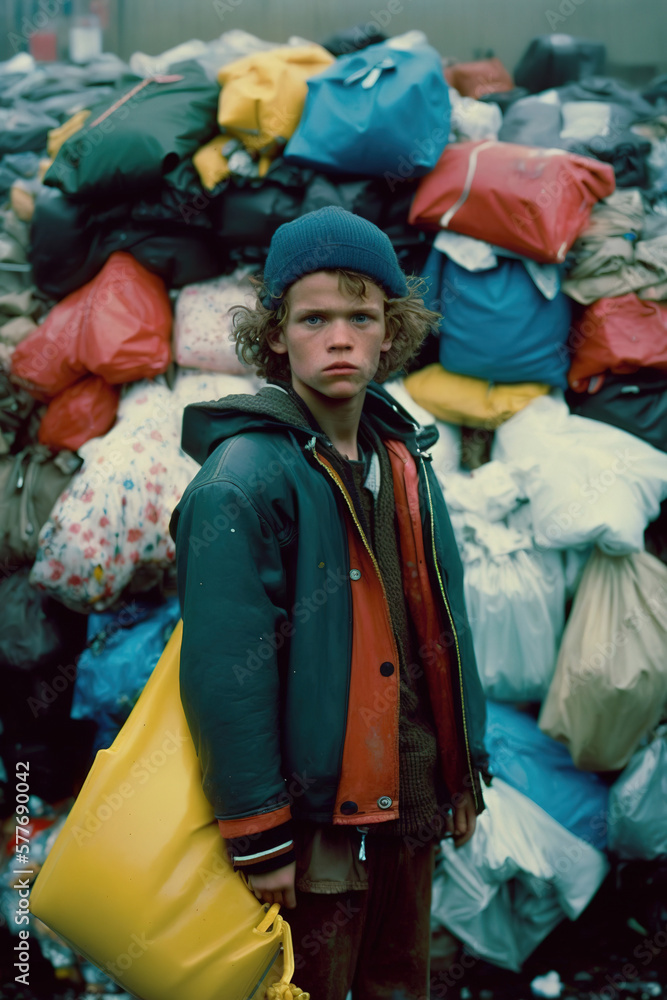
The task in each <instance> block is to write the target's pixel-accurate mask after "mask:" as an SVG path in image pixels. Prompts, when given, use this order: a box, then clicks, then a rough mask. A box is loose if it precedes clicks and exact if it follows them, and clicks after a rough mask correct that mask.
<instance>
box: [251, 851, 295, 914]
mask: <svg viewBox="0 0 667 1000" xmlns="http://www.w3.org/2000/svg"><path fill="white" fill-rule="evenodd" d="M295 875H296V862H294V861H293V862H292V864H291V865H285V867H284V868H277V869H276V870H275V871H274V872H266V873H265V874H264V875H249V876H248V882H249V883H250V888H251V889H252V891H253V892H254V893H255V895H256V896H257V899H258V900H259V901H260V903H268V904H269V906H271V905H272V904H273V903H280V905H281V906H286V907H287V909H288V910H293V909H294V908H295V907H296V895H295V893H294V878H295Z"/></svg>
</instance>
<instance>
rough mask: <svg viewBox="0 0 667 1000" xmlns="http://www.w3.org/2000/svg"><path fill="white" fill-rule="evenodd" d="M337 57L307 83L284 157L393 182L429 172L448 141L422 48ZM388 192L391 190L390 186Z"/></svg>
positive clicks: (435, 82) (445, 97) (382, 47)
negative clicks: (304, 95)
mask: <svg viewBox="0 0 667 1000" xmlns="http://www.w3.org/2000/svg"><path fill="white" fill-rule="evenodd" d="M395 44H396V43H395V40H394V41H393V42H382V43H381V44H379V45H369V46H368V47H367V48H365V49H363V50H362V51H361V52H354V53H351V54H350V55H347V56H341V57H340V58H339V59H337V60H336V62H335V63H333V64H332V65H331V66H330V67H329V68H328V69H326V70H324V72H323V73H318V74H317V75H316V76H313V77H311V79H310V80H308V96H307V98H306V103H305V107H304V110H303V114H302V116H301V121H300V122H299V125H298V127H297V129H296V131H295V132H294V134H293V135H292V138H291V139H290V140H289V142H288V143H287V146H286V148H285V154H284V155H285V160H287V161H288V162H292V163H298V164H300V165H301V166H306V167H315V168H316V169H318V170H323V171H324V172H325V173H326V172H327V171H330V172H331V171H335V172H340V173H348V174H363V175H365V176H370V177H381V176H384V177H385V179H386V180H387V182H388V183H392V184H399V183H401V182H402V181H403V180H407V179H408V178H411V177H421V176H422V174H426V173H428V172H429V170H432V169H433V167H434V166H435V165H436V163H437V162H438V160H439V158H440V154H441V153H442V151H443V149H444V148H445V146H446V145H447V140H448V138H449V118H450V103H449V88H448V87H447V83H446V81H445V78H444V75H443V71H442V60H441V57H440V55H439V54H438V53H437V52H436V50H435V49H433V48H431V46H430V45H425V44H421V45H418V46H416V47H413V48H410V49H408V50H403V49H399V48H397V47H395ZM392 190H393V187H392Z"/></svg>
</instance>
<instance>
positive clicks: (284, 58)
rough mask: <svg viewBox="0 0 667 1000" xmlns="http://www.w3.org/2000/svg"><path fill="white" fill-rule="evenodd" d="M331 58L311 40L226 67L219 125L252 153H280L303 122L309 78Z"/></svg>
mask: <svg viewBox="0 0 667 1000" xmlns="http://www.w3.org/2000/svg"><path fill="white" fill-rule="evenodd" d="M332 62H334V57H333V56H332V55H331V53H330V52H327V50H326V49H324V48H322V46H321V45H315V44H311V45H296V46H292V45H287V46H285V47H284V48H279V49H271V50H270V51H269V52H254V53H252V55H249V56H245V57H244V58H243V59H238V60H237V61H236V62H233V63H229V65H227V66H223V68H222V69H221V70H220V72H219V73H218V83H220V84H221V86H222V92H221V94H220V104H219V106H218V122H219V123H220V128H221V129H222V130H223V131H224V132H227V133H228V134H229V135H233V136H236V137H237V138H239V139H241V141H242V142H243V143H244V145H245V146H246V148H247V149H249V150H250V151H251V152H255V153H265V154H268V155H276V154H277V153H278V152H279V151H280V149H282V147H283V145H284V144H285V143H286V142H287V140H288V139H289V138H290V136H291V135H292V133H293V132H294V130H295V128H296V127H297V125H298V124H299V119H300V118H301V114H302V112H303V106H304V103H305V100H306V95H307V93H308V85H307V83H306V81H307V80H308V79H309V78H310V77H311V76H315V74H316V73H321V72H322V70H324V69H326V68H327V66H330V65H331V63H332Z"/></svg>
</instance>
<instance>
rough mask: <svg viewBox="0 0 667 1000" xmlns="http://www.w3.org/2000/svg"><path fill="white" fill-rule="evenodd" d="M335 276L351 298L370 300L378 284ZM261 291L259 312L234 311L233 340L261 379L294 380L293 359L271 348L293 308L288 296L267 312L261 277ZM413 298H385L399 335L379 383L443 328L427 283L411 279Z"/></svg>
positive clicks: (349, 274)
mask: <svg viewBox="0 0 667 1000" xmlns="http://www.w3.org/2000/svg"><path fill="white" fill-rule="evenodd" d="M323 270H326V271H327V272H328V273H330V274H337V275H338V288H339V290H340V291H341V292H345V293H346V294H347V295H349V296H350V298H364V297H365V295H366V283H367V282H369V283H370V284H375V285H377V282H374V281H373V279H372V278H369V277H368V276H367V275H365V274H359V273H358V272H356V271H348V270H345V269H343V268H332V269H329V268H323ZM251 281H252V283H253V284H254V285H255V288H256V290H257V302H256V304H255V307H254V308H252V309H251V308H249V307H248V306H242V305H239V306H234V307H233V309H232V313H233V320H232V333H231V334H230V339H231V340H233V341H235V342H236V353H237V355H238V357H239V358H241V359H242V360H243V361H244V362H245V363H246V364H247V365H250V366H252V367H253V368H255V370H256V371H257V374H258V375H259V377H260V378H272V379H280V380H281V381H284V382H289V380H290V365H289V359H288V356H287V354H276V352H275V351H274V350H272V348H271V340H272V338H275V336H276V334H277V333H278V331H279V330H281V329H282V328H284V326H285V324H286V323H287V319H288V317H289V303H288V301H287V299H286V294H287V291H289V289H287V290H286V291H285V293H283V296H282V301H281V302H280V305H279V306H278V308H277V309H267V308H266V306H264V305H262V302H261V299H262V298H263V297H264V295H265V294H266V288H265V286H264V283H263V281H262V279H261V278H251ZM407 284H408V294H407V295H404V296H402V297H401V298H398V299H388V298H386V297H385V305H384V319H385V327H386V330H387V333H391V334H393V340H392V344H391V347H390V348H389V350H388V351H386V352H384V353H383V354H382V355H381V357H380V364H379V367H378V370H377V373H376V375H375V381H376V382H385V381H386V380H387V379H388V378H390V377H391V376H392V375H394V374H395V373H396V372H399V371H401V370H402V369H403V368H404V367H405V365H406V364H407V363H408V361H409V360H410V359H411V358H413V357H414V356H415V355H416V354H417V352H418V351H419V348H420V346H421V344H422V341H423V340H424V338H425V337H426V335H427V334H428V333H429V332H431V331H435V330H436V329H437V326H438V323H439V321H440V319H441V316H440V313H437V312H434V311H433V310H431V309H427V308H426V306H425V305H424V299H423V296H424V295H425V293H426V291H427V285H426V282H425V281H424V280H423V278H419V277H417V276H416V275H412V276H411V277H408V278H407Z"/></svg>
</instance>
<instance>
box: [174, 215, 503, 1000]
mask: <svg viewBox="0 0 667 1000" xmlns="http://www.w3.org/2000/svg"><path fill="white" fill-rule="evenodd" d="M437 318H438V317H437V314H435V313H432V312H430V311H429V310H427V309H425V308H424V306H423V303H422V301H421V299H419V298H418V297H417V294H416V290H415V284H414V281H413V279H406V276H405V275H404V273H403V272H402V270H401V268H400V266H399V264H398V261H397V258H396V255H395V253H394V250H393V248H392V246H391V243H390V241H389V239H388V238H387V237H386V235H385V234H384V233H382V232H381V231H380V230H379V229H377V228H376V227H375V226H374V225H373V224H372V223H370V222H368V221H366V220H364V219H362V218H360V217H359V216H355V215H352V214H350V213H349V212H346V211H344V210H342V209H339V208H324V209H320V210H319V211H316V212H312V213H309V214H308V215H305V216H302V217H301V218H299V219H297V220H295V221H294V222H291V223H288V224H286V225H284V226H281V227H280V228H279V229H278V230H277V231H276V233H275V235H274V237H273V240H272V242H271V247H270V251H269V255H268V259H267V262H266V269H265V273H264V285H263V288H262V291H261V293H260V296H259V301H258V303H257V307H256V309H254V310H249V309H239V311H238V312H237V314H236V316H235V335H236V339H237V344H238V349H239V351H240V353H241V355H242V356H243V357H244V358H245V360H246V361H249V362H251V363H253V364H254V365H255V366H256V368H257V370H258V373H259V374H260V375H261V376H265V377H268V378H269V379H271V381H270V383H269V384H268V385H267V386H265V387H263V388H262V389H261V390H260V391H259V393H258V394H257V395H256V396H254V397H253V396H231V397H227V398H226V399H222V400H220V401H218V402H217V403H208V404H197V405H195V406H190V407H188V409H187V410H186V413H185V418H184V425H183V447H184V448H185V449H186V450H187V451H189V452H190V454H192V455H193V456H194V457H195V458H197V459H198V460H199V461H200V462H202V463H203V465H202V469H201V471H200V472H199V473H198V475H197V476H196V477H195V479H194V480H193V482H192V483H191V484H190V486H189V487H188V489H187V490H186V492H185V494H184V496H183V498H182V500H181V502H180V503H179V505H178V507H177V508H176V511H175V512H174V515H173V519H172V526H171V531H172V535H173V536H174V537H175V540H176V547H177V563H178V584H179V594H180V599H181V604H182V609H183V621H184V633H183V646H182V653H181V694H182V699H183V705H184V709H185V713H186V716H187V719H188V724H189V726H190V729H191V731H192V735H193V739H194V742H195V745H196V747H197V751H198V754H199V756H200V760H201V764H202V769H203V784H204V789H205V791H206V793H207V795H208V797H209V799H210V801H211V803H212V805H213V807H214V810H215V815H216V817H217V818H218V820H219V825H220V830H221V833H222V836H223V837H224V838H225V839H226V842H227V849H228V851H229V854H230V857H231V859H232V861H233V863H234V866H235V867H236V868H237V869H239V870H241V871H242V872H244V873H245V874H246V875H247V877H248V880H249V884H250V886H251V888H252V890H253V892H254V893H255V895H256V896H257V898H258V899H260V900H262V901H263V902H265V903H269V904H271V903H276V902H277V903H281V904H282V905H283V906H286V907H287V908H289V909H290V910H291V911H292V912H291V913H290V916H289V922H290V924H291V926H292V934H293V939H294V948H295V954H296V963H297V968H298V969H299V970H300V971H299V976H300V981H302V983H303V985H304V987H305V988H307V989H309V990H310V991H311V993H312V995H313V997H314V998H315V1000H344V998H345V997H346V995H347V992H348V990H349V989H350V988H351V989H352V991H353V996H354V1000H370V998H373V1000H380V998H387V1000H389V998H394V997H401V998H404V1000H407V998H413V997H414V998H417V997H419V998H424V997H426V996H427V995H428V961H429V938H430V926H429V911H430V896H431V879H432V872H433V858H434V846H435V844H436V843H437V841H438V840H439V839H440V837H441V836H443V835H446V831H447V832H448V833H450V834H451V835H453V836H454V837H455V838H456V842H457V843H459V844H463V843H465V841H466V840H467V839H468V838H469V837H470V836H471V835H472V833H473V831H474V828H475V817H476V814H477V813H478V812H480V811H481V809H482V808H483V803H482V797H481V792H480V783H479V778H478V772H479V770H480V769H482V768H483V767H484V764H485V754H484V748H483V728H484V702H483V696H482V692H481V688H480V685H479V679H478V676H477V670H476V665H475V660H474V654H473V649H472V639H471V635H470V629H469V626H468V624H467V620H466V617H465V609H464V602H463V586H462V569H461V564H460V560H459V556H458V552H457V549H456V544H455V541H454V537H453V534H452V530H451V526H450V524H449V519H448V516H447V512H446V509H445V506H444V501H443V498H442V492H441V490H440V488H439V486H438V483H437V480H436V478H435V476H434V475H433V473H432V472H431V470H430V468H429V456H428V454H427V453H426V452H425V449H426V448H428V447H430V446H431V445H432V444H433V443H434V439H435V437H436V435H435V434H434V432H433V431H425V430H423V429H422V428H420V427H419V426H418V425H416V424H415V422H414V421H413V420H412V419H411V418H410V417H409V416H408V415H407V414H406V412H405V411H404V410H403V409H402V408H401V407H399V406H398V405H397V404H396V403H394V401H393V399H392V397H391V396H390V395H389V394H388V393H387V392H386V391H385V390H383V389H382V388H381V387H380V385H379V384H378V383H379V382H380V381H382V380H384V379H386V378H387V377H388V376H389V375H390V374H392V373H393V372H396V371H399V370H400V369H401V368H402V366H403V365H404V363H405V362H406V361H407V359H408V358H409V357H410V356H412V355H413V354H414V353H415V352H416V351H417V349H418V347H419V344H420V342H421V340H422V339H423V337H424V336H425V335H426V333H427V332H428V330H429V329H430V327H431V326H433V325H434V324H435V323H436V322H437ZM450 809H453V816H451V815H450Z"/></svg>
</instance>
